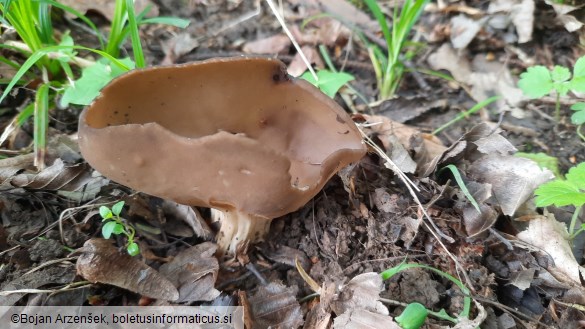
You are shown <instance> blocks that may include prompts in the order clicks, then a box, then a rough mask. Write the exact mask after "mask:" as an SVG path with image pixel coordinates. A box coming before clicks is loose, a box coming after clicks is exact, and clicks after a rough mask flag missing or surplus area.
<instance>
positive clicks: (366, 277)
mask: <svg viewBox="0 0 585 329" xmlns="http://www.w3.org/2000/svg"><path fill="white" fill-rule="evenodd" d="M383 290H384V282H383V280H382V277H381V276H380V274H379V273H375V272H369V273H363V274H359V275H357V276H355V277H354V278H353V279H351V280H350V281H349V282H348V283H347V284H346V285H345V286H344V287H342V288H341V290H340V292H339V294H338V295H337V297H336V298H335V300H334V301H333V302H332V303H331V309H332V310H333V312H335V313H336V314H338V315H341V314H343V313H346V312H348V311H352V310H355V309H364V310H367V311H368V312H374V313H378V314H382V315H388V314H389V313H388V309H387V308H386V306H384V304H382V302H380V292H382V291H383Z"/></svg>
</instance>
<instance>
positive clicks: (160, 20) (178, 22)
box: [136, 16, 191, 29]
mask: <svg viewBox="0 0 585 329" xmlns="http://www.w3.org/2000/svg"><path fill="white" fill-rule="evenodd" d="M136 18H138V17H136ZM137 21H138V25H142V24H164V25H170V26H176V27H180V28H182V29H184V28H186V27H187V26H189V24H191V21H189V20H188V19H183V18H178V17H166V16H161V17H152V18H145V19H137Z"/></svg>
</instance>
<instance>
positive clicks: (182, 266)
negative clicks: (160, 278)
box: [159, 242, 220, 303]
mask: <svg viewBox="0 0 585 329" xmlns="http://www.w3.org/2000/svg"><path fill="white" fill-rule="evenodd" d="M216 250H217V245H216V244H215V243H211V242H204V243H201V244H198V245H196V246H193V247H191V248H189V249H185V250H183V251H182V252H181V253H179V254H178V255H177V256H175V258H174V259H173V260H172V261H171V262H170V263H167V264H163V265H162V266H161V267H160V269H159V272H160V274H162V275H164V276H165V277H166V278H167V279H169V281H170V282H172V283H173V284H174V285H175V286H176V287H177V289H178V290H179V298H178V299H177V300H176V301H177V302H179V303H182V302H194V301H212V300H214V299H215V298H217V296H219V294H220V292H219V291H218V290H216V289H215V288H214V286H215V281H216V279H217V272H218V271H219V264H218V262H217V258H215V256H214V254H215V251H216Z"/></svg>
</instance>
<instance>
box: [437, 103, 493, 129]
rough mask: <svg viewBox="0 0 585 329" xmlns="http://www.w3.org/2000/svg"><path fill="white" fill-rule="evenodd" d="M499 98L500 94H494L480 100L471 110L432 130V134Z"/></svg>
mask: <svg viewBox="0 0 585 329" xmlns="http://www.w3.org/2000/svg"><path fill="white" fill-rule="evenodd" d="M498 99H500V96H492V97H490V98H488V99H486V100H484V101H482V102H479V103H477V104H475V105H474V106H473V107H472V108H470V109H469V110H467V111H465V112H463V113H460V114H458V115H457V116H456V117H455V118H454V119H452V120H451V121H449V122H447V123H445V124H444V125H442V126H440V127H439V128H437V129H435V130H434V131H433V132H432V135H436V134H438V133H440V132H441V131H443V130H445V128H447V127H449V126H450V125H452V124H454V123H455V122H457V121H459V120H461V119H463V118H465V117H467V116H469V115H470V114H473V113H475V112H477V111H479V110H481V109H482V108H484V107H486V106H488V105H490V104H491V103H493V102H495V101H497V100H498Z"/></svg>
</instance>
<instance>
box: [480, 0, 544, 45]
mask: <svg viewBox="0 0 585 329" xmlns="http://www.w3.org/2000/svg"><path fill="white" fill-rule="evenodd" d="M497 13H503V14H504V15H505V16H507V17H506V20H508V21H511V22H512V24H514V27H515V28H516V33H517V34H518V42H519V43H524V42H528V41H530V40H532V30H533V28H534V0H496V1H490V5H489V8H488V14H492V15H493V14H497ZM501 28H502V29H503V28H505V27H501Z"/></svg>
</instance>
